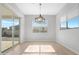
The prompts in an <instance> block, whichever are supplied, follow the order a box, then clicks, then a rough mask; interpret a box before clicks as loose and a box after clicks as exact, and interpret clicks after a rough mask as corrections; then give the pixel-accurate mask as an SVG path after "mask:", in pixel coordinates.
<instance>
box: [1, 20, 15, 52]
mask: <svg viewBox="0 0 79 59" xmlns="http://www.w3.org/2000/svg"><path fill="white" fill-rule="evenodd" d="M12 28H13V20H12V19H2V20H1V29H2V40H1V52H3V51H6V50H7V49H9V48H10V47H12V41H13V38H12Z"/></svg>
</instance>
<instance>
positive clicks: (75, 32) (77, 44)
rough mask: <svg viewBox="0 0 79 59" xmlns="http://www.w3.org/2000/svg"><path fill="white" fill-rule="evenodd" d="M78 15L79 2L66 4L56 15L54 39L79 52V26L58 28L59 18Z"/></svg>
mask: <svg viewBox="0 0 79 59" xmlns="http://www.w3.org/2000/svg"><path fill="white" fill-rule="evenodd" d="M63 16H67V19H71V18H72V17H75V16H79V4H67V5H66V6H65V7H64V8H62V10H61V11H60V12H59V13H58V14H57V16H56V18H57V19H56V39H57V40H56V41H57V42H59V43H60V44H62V45H64V46H65V47H66V48H68V49H70V50H72V51H74V52H76V53H78V54H79V28H77V29H66V30H60V19H61V17H63Z"/></svg>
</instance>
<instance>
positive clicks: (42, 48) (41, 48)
mask: <svg viewBox="0 0 79 59" xmlns="http://www.w3.org/2000/svg"><path fill="white" fill-rule="evenodd" d="M24 52H55V49H54V48H53V46H51V45H29V46H28V47H27V48H26V49H25V51H24Z"/></svg>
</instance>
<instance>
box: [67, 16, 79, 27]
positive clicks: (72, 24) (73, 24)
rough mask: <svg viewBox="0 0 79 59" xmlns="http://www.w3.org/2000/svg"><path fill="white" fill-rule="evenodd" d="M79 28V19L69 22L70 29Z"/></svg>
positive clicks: (75, 18)
mask: <svg viewBox="0 0 79 59" xmlns="http://www.w3.org/2000/svg"><path fill="white" fill-rule="evenodd" d="M78 27H79V17H74V18H72V19H70V20H68V28H78Z"/></svg>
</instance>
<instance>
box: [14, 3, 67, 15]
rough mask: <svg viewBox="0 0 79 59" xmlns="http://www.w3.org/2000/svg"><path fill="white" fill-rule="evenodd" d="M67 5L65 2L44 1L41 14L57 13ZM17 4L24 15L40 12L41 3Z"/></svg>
mask: <svg viewBox="0 0 79 59" xmlns="http://www.w3.org/2000/svg"><path fill="white" fill-rule="evenodd" d="M65 5H66V4H65V3H42V5H41V14H42V15H56V14H57V13H58V12H59V11H60V10H61V8H62V7H64V6H65ZM16 6H17V7H18V9H19V10H20V11H21V12H22V13H23V14H24V15H38V14H40V6H39V3H16Z"/></svg>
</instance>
